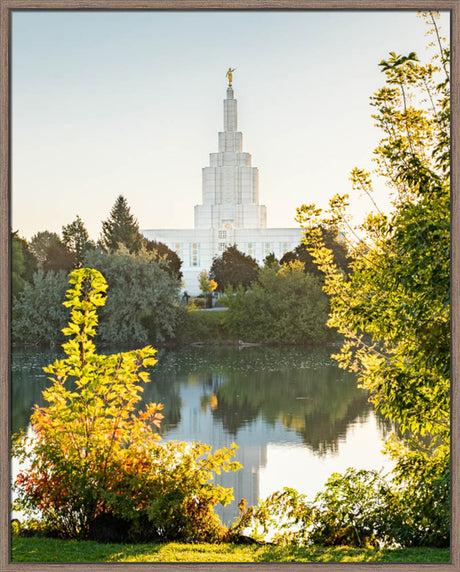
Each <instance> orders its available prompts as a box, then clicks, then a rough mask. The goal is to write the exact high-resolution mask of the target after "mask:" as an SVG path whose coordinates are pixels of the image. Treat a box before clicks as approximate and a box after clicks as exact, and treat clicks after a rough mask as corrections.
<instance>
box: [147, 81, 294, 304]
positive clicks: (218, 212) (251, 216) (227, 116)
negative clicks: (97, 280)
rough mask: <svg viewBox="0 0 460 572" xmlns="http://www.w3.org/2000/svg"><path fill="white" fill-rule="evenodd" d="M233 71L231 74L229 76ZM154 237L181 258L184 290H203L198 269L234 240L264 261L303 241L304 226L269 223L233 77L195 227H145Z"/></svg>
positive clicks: (206, 266)
mask: <svg viewBox="0 0 460 572" xmlns="http://www.w3.org/2000/svg"><path fill="white" fill-rule="evenodd" d="M227 77H228V76H227ZM141 232H142V234H143V235H144V236H145V237H146V238H148V239H149V240H156V241H159V242H163V243H164V244H166V245H167V246H168V247H169V248H170V249H171V250H174V251H175V252H176V253H177V255H178V256H179V257H180V259H181V260H182V273H183V275H184V285H183V286H184V290H185V291H186V292H187V293H188V294H189V295H192V296H195V295H197V294H199V292H200V289H199V285H198V274H199V273H200V272H201V271H202V270H204V269H206V270H208V271H209V269H210V267H211V264H212V260H213V258H214V257H215V256H219V255H220V254H222V252H223V251H224V250H225V249H226V248H227V247H228V246H231V245H233V244H236V245H237V247H238V249H239V250H240V251H241V252H244V253H245V254H248V255H250V256H252V257H253V258H255V259H256V260H257V262H258V263H259V264H261V263H262V262H263V260H264V258H265V257H266V256H267V254H270V253H274V254H275V256H276V258H278V260H279V259H280V258H281V257H282V256H283V254H285V253H286V252H288V251H289V250H293V249H294V248H295V247H296V246H297V245H298V244H299V242H300V238H301V230H300V228H267V209H266V207H265V205H261V204H259V170H258V168H257V167H253V166H252V160H251V155H250V153H247V152H244V151H243V135H242V133H241V131H238V126H237V100H236V99H235V97H234V91H233V87H232V85H231V77H229V86H228V87H227V92H226V98H225V99H224V130H223V131H221V132H219V134H218V151H217V153H211V154H210V158H209V166H207V167H204V168H203V178H202V204H200V205H196V206H195V227H194V228H193V229H143V230H141Z"/></svg>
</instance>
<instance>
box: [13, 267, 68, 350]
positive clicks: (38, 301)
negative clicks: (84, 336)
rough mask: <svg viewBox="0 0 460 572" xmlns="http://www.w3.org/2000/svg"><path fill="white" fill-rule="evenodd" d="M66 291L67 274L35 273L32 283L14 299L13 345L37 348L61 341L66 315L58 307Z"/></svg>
mask: <svg viewBox="0 0 460 572" xmlns="http://www.w3.org/2000/svg"><path fill="white" fill-rule="evenodd" d="M66 287H67V273H66V272H64V271H62V270H61V271H60V272H52V271H51V272H46V273H45V272H44V270H43V269H41V268H40V269H39V270H37V272H35V274H34V275H33V279H32V283H29V282H26V283H25V284H24V288H23V290H22V291H21V292H20V293H19V294H18V295H17V296H16V297H15V298H14V299H13V312H12V313H13V319H12V324H11V328H12V337H13V341H15V342H21V343H28V344H38V343H58V342H60V341H62V339H63V336H62V334H61V330H62V328H63V327H64V326H65V324H66V320H67V318H68V313H67V312H66V310H65V308H64V307H63V306H62V305H61V303H60V301H61V300H62V299H63V297H64V294H65V291H66Z"/></svg>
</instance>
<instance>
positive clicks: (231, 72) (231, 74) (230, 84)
mask: <svg viewBox="0 0 460 572" xmlns="http://www.w3.org/2000/svg"><path fill="white" fill-rule="evenodd" d="M235 70H236V68H233V69H232V68H228V72H227V73H226V74H225V75H226V76H227V78H228V87H232V78H233V72H234V71H235Z"/></svg>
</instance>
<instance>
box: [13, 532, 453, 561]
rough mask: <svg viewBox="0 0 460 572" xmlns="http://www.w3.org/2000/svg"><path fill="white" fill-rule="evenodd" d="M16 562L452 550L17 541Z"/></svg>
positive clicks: (412, 554) (400, 555)
mask: <svg viewBox="0 0 460 572" xmlns="http://www.w3.org/2000/svg"><path fill="white" fill-rule="evenodd" d="M11 558H12V561H13V562H449V560H450V551H449V549H448V548H404V549H396V550H378V549H373V548H362V549H361V548H348V547H343V546H340V547H310V548H297V547H292V546H269V545H265V546H264V545H262V546H259V545H241V544H183V543H177V542H170V543H166V544H98V543H97V542H92V541H77V540H55V539H51V538H13V539H12V554H11Z"/></svg>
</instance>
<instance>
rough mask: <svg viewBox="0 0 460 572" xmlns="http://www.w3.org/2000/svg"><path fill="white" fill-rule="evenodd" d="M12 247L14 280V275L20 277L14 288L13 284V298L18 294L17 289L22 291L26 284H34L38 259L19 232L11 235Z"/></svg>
mask: <svg viewBox="0 0 460 572" xmlns="http://www.w3.org/2000/svg"><path fill="white" fill-rule="evenodd" d="M11 247H12V266H13V268H12V271H13V276H12V280H13V281H14V280H15V278H14V275H15V274H16V275H17V276H18V277H19V281H18V282H17V284H16V287H15V286H14V282H13V296H14V295H15V292H17V291H18V290H17V287H18V286H19V289H22V287H23V286H24V283H25V282H32V276H33V275H34V272H35V271H36V270H37V259H36V258H35V256H34V255H33V254H32V252H31V250H30V245H29V243H28V242H27V240H26V239H25V238H21V237H20V236H19V235H18V232H17V231H15V232H12V233H11Z"/></svg>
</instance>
